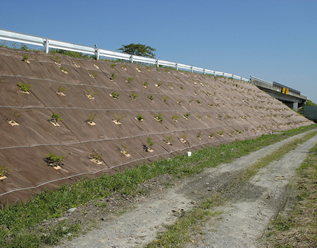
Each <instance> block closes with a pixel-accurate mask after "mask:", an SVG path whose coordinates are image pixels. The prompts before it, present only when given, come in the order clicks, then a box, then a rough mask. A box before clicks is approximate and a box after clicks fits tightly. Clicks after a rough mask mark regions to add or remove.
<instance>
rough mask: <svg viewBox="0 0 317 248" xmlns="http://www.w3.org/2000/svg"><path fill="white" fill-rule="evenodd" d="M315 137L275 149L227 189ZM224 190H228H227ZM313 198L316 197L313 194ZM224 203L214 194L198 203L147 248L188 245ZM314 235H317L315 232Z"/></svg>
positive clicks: (244, 180)
mask: <svg viewBox="0 0 317 248" xmlns="http://www.w3.org/2000/svg"><path fill="white" fill-rule="evenodd" d="M315 135H317V131H315V132H311V133H308V134H306V135H305V136H303V137H302V138H299V139H295V140H294V141H292V142H290V143H288V144H286V145H284V146H282V147H281V148H279V149H277V150H276V151H274V152H273V153H271V154H269V155H267V156H265V157H263V158H262V159H260V160H259V161H258V162H256V163H254V164H253V165H251V166H249V167H248V168H246V169H245V171H244V172H243V173H241V174H240V175H239V176H238V177H237V178H236V179H235V180H234V181H233V182H232V184H231V185H229V188H232V189H235V188H238V185H237V184H240V183H243V182H246V181H248V180H249V179H250V178H251V177H253V176H254V175H255V174H256V173H257V172H258V171H259V170H260V169H261V168H263V167H265V166H267V165H269V164H270V163H271V162H273V161H275V160H279V159H281V158H282V157H283V156H284V155H285V154H287V153H288V152H290V151H291V150H293V149H295V148H296V147H297V146H298V145H299V144H302V143H304V142H305V141H307V140H309V139H310V138H312V137H313V136H315ZM316 161H317V158H316ZM316 178H317V173H316ZM315 188H316V187H315ZM226 190H228V188H227V189H226ZM315 196H317V195H316V194H315ZM225 201H226V199H225V197H224V196H222V195H220V194H219V193H214V194H213V195H212V196H211V197H210V198H208V199H207V200H205V201H203V202H202V203H200V205H199V206H196V207H195V208H194V209H192V210H190V211H188V212H184V213H182V215H181V216H180V218H179V219H178V220H177V221H176V222H175V223H174V224H172V225H169V226H166V227H167V231H166V232H163V233H161V234H160V235H159V236H158V237H157V239H156V240H155V241H153V242H151V243H150V244H148V245H147V248H152V247H153V248H154V247H181V246H182V245H184V244H186V243H188V242H189V241H190V237H191V236H192V235H191V234H192V231H193V230H195V229H197V225H198V224H199V225H200V224H201V222H203V221H206V220H207V219H208V217H209V216H210V215H215V214H217V212H212V211H211V209H212V208H213V207H215V206H220V205H222V204H223V203H224V202H225ZM316 205H317V204H316ZM315 233H317V231H316V230H315Z"/></svg>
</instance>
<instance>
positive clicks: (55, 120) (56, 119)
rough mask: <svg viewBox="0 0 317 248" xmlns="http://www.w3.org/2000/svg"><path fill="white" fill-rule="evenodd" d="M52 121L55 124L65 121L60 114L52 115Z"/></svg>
mask: <svg viewBox="0 0 317 248" xmlns="http://www.w3.org/2000/svg"><path fill="white" fill-rule="evenodd" d="M51 120H52V121H53V122H55V123H57V122H59V121H62V120H63V119H62V118H61V116H60V114H58V113H54V112H53V113H52V116H51Z"/></svg>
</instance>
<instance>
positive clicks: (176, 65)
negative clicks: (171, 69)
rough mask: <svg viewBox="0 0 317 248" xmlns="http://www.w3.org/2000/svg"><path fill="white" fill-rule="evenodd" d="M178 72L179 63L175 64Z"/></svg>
mask: <svg viewBox="0 0 317 248" xmlns="http://www.w3.org/2000/svg"><path fill="white" fill-rule="evenodd" d="M175 67H176V71H178V63H176V64H175Z"/></svg>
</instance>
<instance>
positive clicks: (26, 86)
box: [17, 83, 32, 92]
mask: <svg viewBox="0 0 317 248" xmlns="http://www.w3.org/2000/svg"><path fill="white" fill-rule="evenodd" d="M17 86H18V87H19V88H20V90H21V91H23V92H29V91H30V89H31V87H32V84H25V83H22V84H20V83H18V84H17Z"/></svg>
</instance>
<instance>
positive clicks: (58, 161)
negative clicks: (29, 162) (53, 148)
mask: <svg viewBox="0 0 317 248" xmlns="http://www.w3.org/2000/svg"><path fill="white" fill-rule="evenodd" d="M64 158H65V157H64V156H57V155H56V154H54V153H51V152H49V153H48V155H47V156H45V162H46V163H47V164H48V165H50V166H52V167H57V166H61V165H63V163H62V161H63V160H64Z"/></svg>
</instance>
